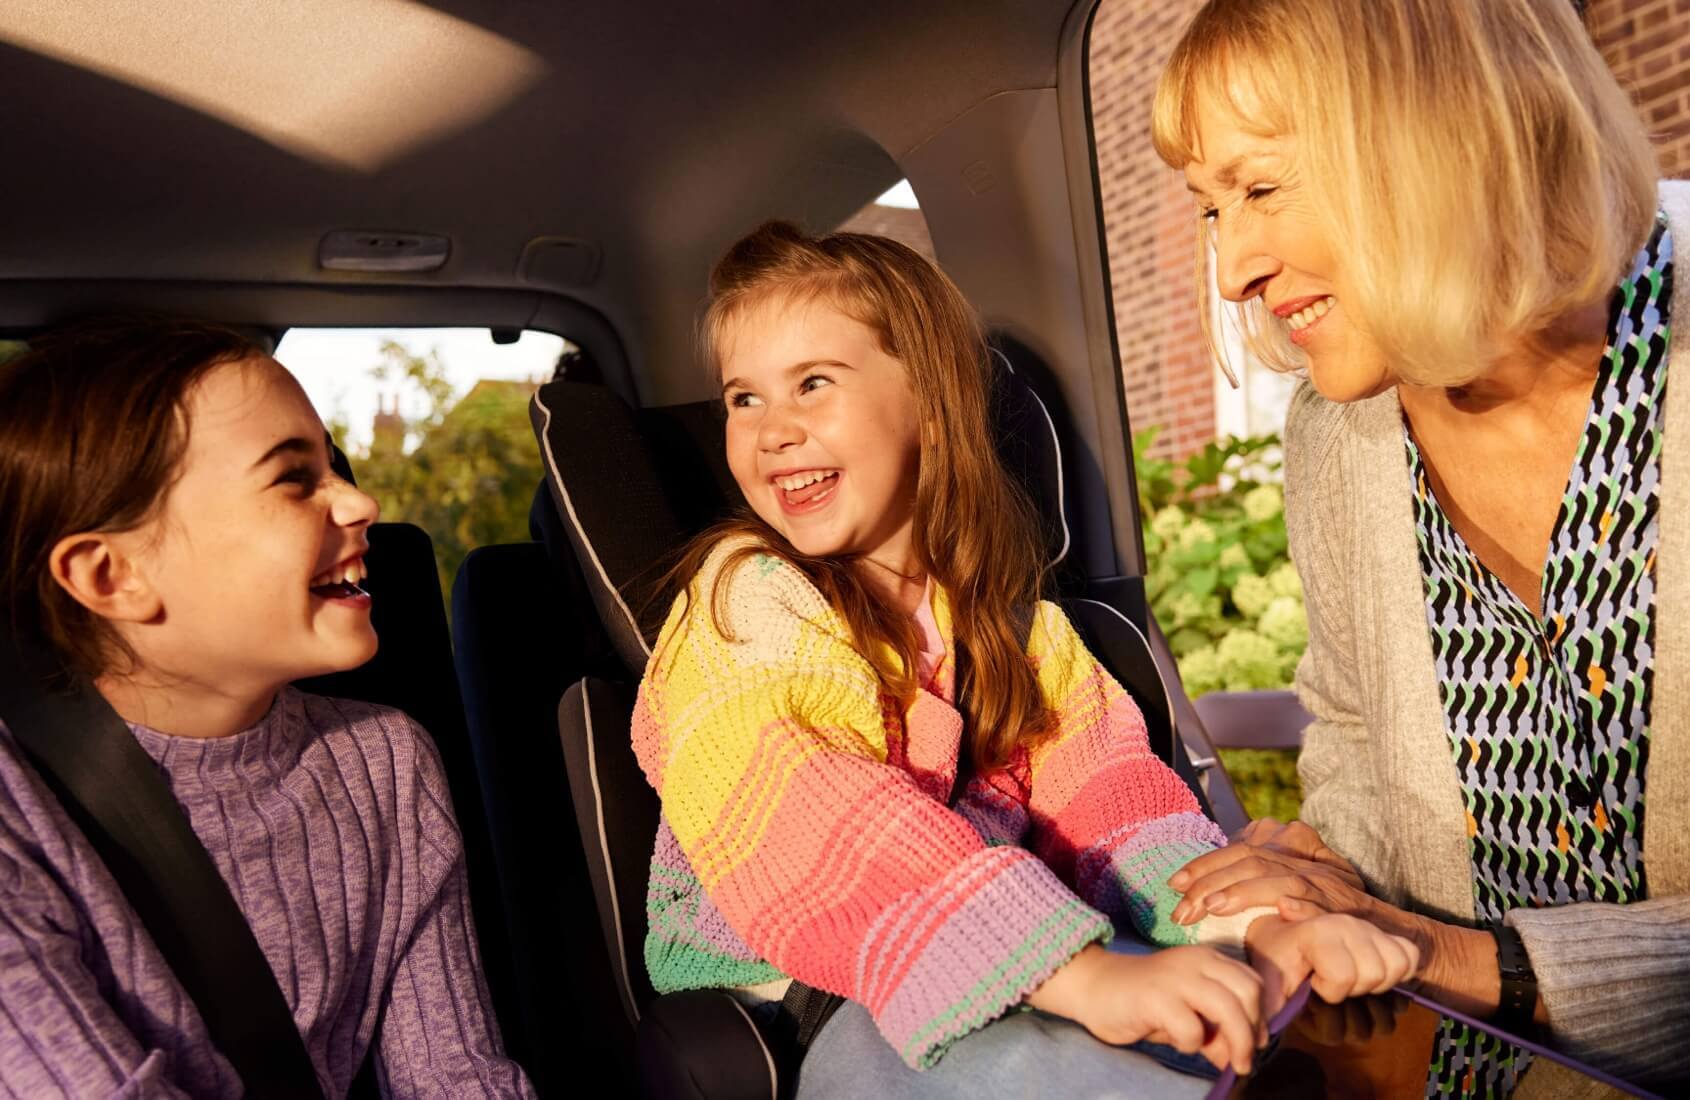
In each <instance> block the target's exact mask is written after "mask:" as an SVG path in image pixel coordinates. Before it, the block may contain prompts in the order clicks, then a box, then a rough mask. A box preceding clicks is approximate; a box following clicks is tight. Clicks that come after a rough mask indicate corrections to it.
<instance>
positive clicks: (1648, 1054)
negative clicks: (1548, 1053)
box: [1507, 896, 1690, 1083]
mask: <svg viewBox="0 0 1690 1100" xmlns="http://www.w3.org/2000/svg"><path fill="white" fill-rule="evenodd" d="M1507 923H1508V925H1509V926H1510V927H1511V928H1513V929H1515V930H1516V931H1518V932H1519V933H1520V940H1521V942H1523V943H1524V944H1525V946H1526V955H1527V956H1528V957H1529V958H1530V959H1531V963H1532V969H1533V970H1534V971H1536V972H1537V981H1538V996H1540V997H1541V998H1542V999H1543V1003H1544V1007H1545V1009H1546V1010H1547V1011H1548V1013H1549V1028H1550V1031H1551V1032H1552V1033H1553V1034H1554V1036H1555V1043H1556V1046H1558V1047H1559V1048H1561V1049H1563V1050H1565V1051H1567V1053H1569V1054H1572V1055H1573V1056H1575V1057H1578V1058H1582V1059H1583V1060H1585V1061H1588V1062H1589V1063H1590V1064H1591V1065H1594V1066H1598V1067H1600V1068H1602V1069H1608V1070H1612V1071H1614V1072H1616V1073H1618V1074H1620V1075H1621V1076H1622V1077H1625V1078H1627V1079H1628V1080H1633V1081H1637V1082H1639V1083H1648V1082H1651V1081H1658V1080H1662V1079H1666V1078H1675V1077H1679V1076H1684V1075H1690V896H1678V897H1666V898H1656V899H1653V900H1650V901H1642V902H1635V903H1633V904H1631V905H1606V904H1601V903H1596V902H1586V903H1582V904H1578V905H1563V906H1556V907H1554V908H1548V909H1515V910H1514V911H1513V912H1511V913H1509V914H1508V917H1507Z"/></svg>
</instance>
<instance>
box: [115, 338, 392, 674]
mask: <svg viewBox="0 0 1690 1100" xmlns="http://www.w3.org/2000/svg"><path fill="white" fill-rule="evenodd" d="M186 413H187V421H188V444H187V448H186V452H185V454H184V456H183V459H182V469H181V473H180V476H179V477H178V478H177V480H176V482H175V484H174V485H173V486H172V487H171V489H170V492H169V496H168V497H167V498H166V500H165V503H164V506H163V508H162V509H161V511H160V514H159V515H158V516H157V517H156V518H155V519H154V520H153V521H151V522H150V523H149V524H147V525H145V526H144V527H143V528H142V529H140V530H138V531H137V532H135V535H136V536H137V547H136V557H137V560H138V561H139V563H140V567H141V568H142V570H143V571H144V572H145V574H146V577H147V580H148V581H149V582H150V584H151V586H152V588H153V590H154V591H155V592H156V593H157V596H158V599H159V603H160V609H161V610H160V612H159V615H158V616H157V619H156V621H155V622H153V623H151V624H148V625H147V626H146V627H145V628H144V629H143V630H140V631H138V632H134V633H133V634H132V635H131V636H132V639H133V641H134V643H135V645H136V648H137V651H138V652H139V653H140V656H141V658H142V662H143V664H144V665H147V666H149V667H151V668H153V669H155V670H159V671H164V672H169V673H174V674H178V675H182V676H187V677H191V678H192V679H194V680H196V681H202V682H206V683H212V684H221V685H225V686H227V687H229V688H231V689H234V688H239V687H246V686H248V685H255V686H263V685H272V686H274V685H280V684H283V683H287V682H289V681H291V680H294V679H299V678H302V677H306V676H314V675H319V674H322V673H326V672H331V671H337V670H340V669H347V668H353V667H356V666H358V665H360V664H362V663H364V662H365V661H367V660H369V659H370V657H371V656H372V655H373V654H374V653H375V650H376V636H375V631H374V630H373V629H371V626H370V598H369V597H368V596H367V595H365V594H364V593H363V592H362V590H361V589H360V588H359V587H358V582H359V581H360V580H361V579H362V578H363V576H364V575H365V570H364V564H363V559H364V551H365V550H366V549H367V548H368V541H367V539H366V533H367V530H368V528H369V525H370V524H371V523H373V522H374V521H375V519H376V516H377V513H378V511H379V509H378V508H377V505H376V502H375V501H374V500H372V499H371V498H370V497H368V496H366V495H365V494H364V493H361V492H359V491H358V490H357V489H355V488H353V487H352V485H350V484H349V483H348V482H346V481H344V480H342V479H341V478H340V477H339V476H337V475H336V474H335V473H334V471H333V470H331V469H330V468H329V455H328V444H327V438H326V435H325V433H324V431H323V424H322V421H321V420H319V419H318V418H317V414H316V412H315V411H314V410H313V409H312V407H311V402H310V400H309V399H308V398H307V397H306V396H305V392H304V391H303V390H302V389H300V386H299V383H298V382H297V381H295V380H294V378H293V376H292V375H291V374H289V373H288V372H287V370H286V369H285V368H283V367H282V366H281V365H280V364H278V363H276V362H275V361H274V360H272V359H270V358H268V357H264V356H254V357H252V358H249V359H243V360H241V361H239V362H235V363H229V364H226V365H223V366H219V367H216V368H213V369H212V370H211V371H210V372H209V373H208V374H206V376H205V377H204V378H203V379H202V380H201V381H200V382H199V383H198V384H196V385H195V386H194V388H193V389H192V390H191V391H190V392H189V394H188V399H187V402H186Z"/></svg>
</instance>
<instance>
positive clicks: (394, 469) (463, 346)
mask: <svg viewBox="0 0 1690 1100" xmlns="http://www.w3.org/2000/svg"><path fill="white" fill-rule="evenodd" d="M573 354H578V351H577V349H575V348H574V346H573V345H571V344H570V343H569V342H568V341H566V340H564V339H562V338H561V337H558V336H553V335H551V334H549V333H541V332H524V333H523V334H522V335H521V338H520V339H518V340H517V341H516V342H514V343H510V344H498V343H495V342H494V341H493V339H492V338H491V336H490V335H489V333H488V331H487V330H486V329H327V328H322V329H309V328H296V329H290V330H288V332H287V334H286V335H285V336H284V337H283V338H282V340H281V343H280V344H278V345H277V347H276V359H277V360H278V361H279V362H281V363H282V364H283V365H284V366H286V367H287V368H288V369H289V370H291V371H292V372H293V373H294V375H295V376H296V377H297V378H299V380H300V383H301V384H302V385H303V386H304V387H305V392H306V393H307V394H308V395H309V396H310V398H311V402H312V404H313V405H315V406H316V408H317V412H318V415H320V416H321V417H322V418H323V423H324V424H325V425H326V426H327V427H328V429H329V432H330V434H331V435H332V436H333V437H334V439H335V442H336V443H338V444H339V445H340V447H341V449H342V450H344V451H345V452H346V454H347V457H348V458H349V459H350V461H351V463H352V469H353V473H354V474H355V475H356V476H357V479H358V486H359V488H361V489H363V490H365V491H366V492H368V493H370V494H371V495H372V496H374V497H375V498H376V500H377V501H378V502H379V503H380V504H381V518H382V519H383V520H384V521H396V522H404V523H414V524H416V525H417V526H419V527H421V528H422V529H423V530H425V531H427V532H428V534H429V536H430V537H431V538H432V539H433V540H434V553H435V561H436V564H437V566H438V568H439V573H440V587H441V592H442V594H443V595H444V596H446V597H447V605H448V607H449V606H450V604H451V600H450V593H451V584H452V578H453V577H454V576H455V575H456V574H457V570H458V566H459V564H460V563H462V561H463V559H464V556H465V555H467V554H468V553H469V552H470V551H471V550H473V549H475V548H476V547H478V546H486V545H490V544H493V543H500V542H525V541H527V539H528V509H529V505H530V504H531V502H532V501H533V498H534V489H535V486H536V485H538V484H539V482H540V477H541V468H540V454H539V448H538V447H537V446H536V444H535V442H534V433H533V430H532V429H531V428H530V427H529V421H528V402H529V398H530V397H531V396H532V395H533V393H534V391H535V389H537V388H538V387H539V386H540V385H541V384H543V383H544V382H546V381H548V380H549V379H550V378H551V377H552V375H553V373H554V371H555V370H556V369H557V367H558V365H559V363H560V360H561V359H563V358H564V357H565V356H569V355H573Z"/></svg>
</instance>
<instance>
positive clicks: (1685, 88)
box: [1091, 0, 1690, 455]
mask: <svg viewBox="0 0 1690 1100" xmlns="http://www.w3.org/2000/svg"><path fill="white" fill-rule="evenodd" d="M1200 6H1201V0H1103V2H1102V4H1101V5H1100V7H1099V10H1098V13H1097V17H1096V20H1095V22H1094V23H1093V25H1092V37H1091V83H1092V122H1093V133H1094V136H1095V138H1096V142H1097V161H1098V176H1099V179H1100V182H1101V185H1102V192H1103V194H1102V199H1103V211H1104V225H1105V229H1106V233H1107V236H1108V246H1109V277H1110V282H1111V284H1112V286H1113V289H1114V295H1115V326H1116V335H1117V339H1118V341H1119V346H1120V352H1121V370H1122V373H1123V375H1124V378H1125V384H1126V391H1127V410H1128V415H1129V417H1130V419H1131V422H1132V426H1133V428H1134V430H1135V431H1137V430H1141V429H1143V428H1146V427H1150V426H1152V425H1160V426H1161V427H1162V429H1163V431H1162V434H1161V435H1160V437H1159V438H1158V440H1157V446H1156V452H1157V453H1160V454H1164V455H1184V454H1187V453H1189V452H1191V451H1193V450H1195V449H1197V448H1200V447H1201V446H1203V444H1205V443H1207V442H1208V441H1209V440H1210V439H1212V438H1214V435H1215V406H1214V374H1213V370H1214V368H1213V367H1212V365H1211V363H1210V357H1209V353H1208V350H1207V348H1206V347H1205V345H1204V341H1203V337H1202V331H1201V328H1200V326H1199V320H1198V316H1197V307H1196V297H1195V279H1196V276H1195V251H1194V249H1195V243H1194V236H1193V234H1194V232H1195V228H1194V219H1193V218H1192V216H1191V210H1192V207H1191V199H1190V197H1189V196H1188V195H1187V194H1186V193H1185V188H1184V184H1183V182H1182V181H1181V180H1180V178H1179V177H1178V175H1177V174H1176V173H1174V172H1172V171H1170V170H1169V169H1168V168H1166V167H1165V166H1163V164H1162V162H1161V161H1160V160H1159V159H1157V157H1156V153H1155V150H1153V149H1152V148H1151V147H1150V103H1151V99H1152V98H1153V96H1154V94H1155V90H1156V78H1157V75H1158V74H1159V73H1160V72H1161V69H1162V66H1163V64H1164V62H1165V61H1166V60H1167V57H1168V54H1169V53H1170V52H1172V50H1173V46H1174V43H1175V41H1177V39H1178V38H1179V35H1180V32H1181V30H1183V28H1184V27H1185V24H1186V23H1187V22H1188V21H1189V20H1190V19H1191V16H1192V15H1193V14H1194V13H1195V12H1196V11H1197V9H1198V8H1199V7H1200ZM1585 18H1586V23H1587V24H1588V25H1589V27H1590V29H1591V34H1592V37H1593V38H1594V39H1595V40H1596V43H1597V45H1598V48H1599V49H1601V51H1602V54H1603V56H1604V57H1605V58H1607V60H1608V63H1609V65H1611V66H1612V67H1613V69H1614V72H1615V74H1616V75H1617V76H1618V77H1619V79H1620V82H1621V83H1622V84H1623V85H1624V86H1625V87H1626V88H1627V89H1628V90H1630V91H1631V92H1632V94H1633V95H1634V97H1635V98H1636V99H1637V101H1638V104H1639V107H1640V109H1641V111H1642V113H1643V117H1644V121H1645V122H1646V123H1647V124H1648V126H1649V127H1650V131H1651V134H1652V135H1653V136H1654V138H1655V141H1656V147H1657V148H1658V149H1659V151H1660V156H1661V162H1662V170H1663V172H1664V173H1665V174H1666V175H1669V176H1690V0H1590V3H1589V5H1588V10H1587V13H1586V17H1585Z"/></svg>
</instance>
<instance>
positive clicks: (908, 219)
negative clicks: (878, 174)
mask: <svg viewBox="0 0 1690 1100" xmlns="http://www.w3.org/2000/svg"><path fill="white" fill-rule="evenodd" d="M839 229H840V230H841V231H842V232H846V233H873V234H876V235H878V236H881V237H891V238H892V239H893V240H895V241H899V242H901V243H903V244H907V245H909V246H910V247H911V248H913V249H915V250H916V251H917V252H919V253H921V254H922V255H923V256H926V257H927V258H928V259H929V260H931V259H933V258H934V256H933V238H932V237H931V236H929V235H928V232H927V218H926V217H925V216H924V215H923V214H922V212H921V204H920V203H918V202H917V201H916V198H915V190H914V188H912V187H910V181H909V180H899V181H898V182H897V183H896V184H894V185H893V186H892V187H889V188H887V190H886V191H885V192H884V193H882V194H881V195H880V196H879V197H877V198H876V199H875V200H874V201H873V202H871V203H869V204H868V205H867V206H865V207H863V208H862V209H861V210H859V211H857V212H856V213H855V214H852V215H851V216H850V217H849V218H846V219H845V220H844V221H843V222H841V223H839Z"/></svg>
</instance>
